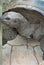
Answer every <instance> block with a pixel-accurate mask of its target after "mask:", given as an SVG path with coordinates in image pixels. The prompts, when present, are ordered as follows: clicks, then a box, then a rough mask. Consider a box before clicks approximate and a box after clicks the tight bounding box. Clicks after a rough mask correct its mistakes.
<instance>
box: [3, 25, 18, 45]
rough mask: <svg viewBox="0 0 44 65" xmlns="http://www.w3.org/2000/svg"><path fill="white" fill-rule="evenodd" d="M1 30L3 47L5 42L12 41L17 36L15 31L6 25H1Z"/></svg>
mask: <svg viewBox="0 0 44 65" xmlns="http://www.w3.org/2000/svg"><path fill="white" fill-rule="evenodd" d="M2 28H3V30H2V45H5V44H6V43H7V41H10V40H13V39H15V38H16V36H17V31H16V29H14V28H11V27H9V26H7V25H3V27H2Z"/></svg>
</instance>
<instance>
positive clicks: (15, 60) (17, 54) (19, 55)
mask: <svg viewBox="0 0 44 65" xmlns="http://www.w3.org/2000/svg"><path fill="white" fill-rule="evenodd" d="M26 44H27V40H26V39H24V38H22V37H20V36H19V35H18V36H17V37H16V39H14V40H12V41H8V42H7V44H6V45H4V46H3V47H2V48H3V50H2V54H3V57H2V58H3V65H44V61H43V59H42V56H43V52H42V50H41V48H40V42H38V41H37V40H28V48H27V46H26ZM11 47H12V53H11V52H10V51H11ZM10 55H11V56H10Z"/></svg>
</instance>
